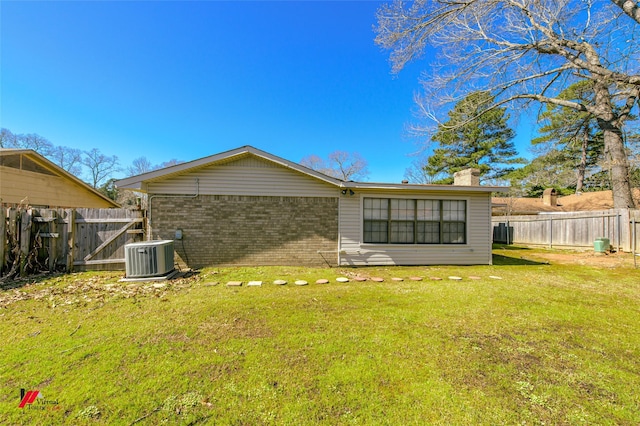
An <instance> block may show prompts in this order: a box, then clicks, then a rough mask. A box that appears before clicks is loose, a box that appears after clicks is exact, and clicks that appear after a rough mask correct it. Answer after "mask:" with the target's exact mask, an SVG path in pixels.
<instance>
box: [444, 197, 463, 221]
mask: <svg viewBox="0 0 640 426" xmlns="http://www.w3.org/2000/svg"><path fill="white" fill-rule="evenodd" d="M466 216H467V202H466V201H450V200H445V201H443V202H442V219H443V220H458V221H461V222H464V221H465V220H466Z"/></svg>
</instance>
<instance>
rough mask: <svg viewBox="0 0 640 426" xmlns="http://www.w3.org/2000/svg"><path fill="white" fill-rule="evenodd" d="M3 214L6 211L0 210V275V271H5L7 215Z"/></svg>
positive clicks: (0, 272)
mask: <svg viewBox="0 0 640 426" xmlns="http://www.w3.org/2000/svg"><path fill="white" fill-rule="evenodd" d="M5 212H8V210H5V209H2V213H0V275H1V274H2V271H3V270H4V269H5V266H6V263H7V262H6V260H5V258H4V257H5V247H6V246H7V231H6V229H5V228H6V226H7V225H6V224H7V215H6V213H5Z"/></svg>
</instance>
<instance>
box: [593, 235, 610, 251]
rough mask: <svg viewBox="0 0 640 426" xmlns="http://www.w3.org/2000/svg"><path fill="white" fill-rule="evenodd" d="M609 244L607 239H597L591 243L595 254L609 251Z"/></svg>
mask: <svg viewBox="0 0 640 426" xmlns="http://www.w3.org/2000/svg"><path fill="white" fill-rule="evenodd" d="M610 245H611V242H610V241H609V239H608V238H598V239H596V240H595V241H594V242H593V249H594V250H595V252H596V253H605V252H606V251H607V250H609V246H610Z"/></svg>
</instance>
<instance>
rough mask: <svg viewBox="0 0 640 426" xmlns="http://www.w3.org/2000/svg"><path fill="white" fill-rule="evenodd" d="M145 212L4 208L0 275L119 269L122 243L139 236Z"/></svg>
mask: <svg viewBox="0 0 640 426" xmlns="http://www.w3.org/2000/svg"><path fill="white" fill-rule="evenodd" d="M144 221H145V217H144V214H143V212H142V211H140V210H126V209H36V208H31V209H17V208H8V209H3V210H2V212H1V213H0V276H7V275H13V276H15V275H18V274H20V275H26V274H28V273H32V272H37V271H42V270H47V271H73V270H87V269H93V270H124V266H125V265H124V246H125V244H129V243H132V242H136V241H142V240H143V237H144V229H145V227H144Z"/></svg>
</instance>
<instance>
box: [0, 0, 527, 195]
mask: <svg viewBox="0 0 640 426" xmlns="http://www.w3.org/2000/svg"><path fill="white" fill-rule="evenodd" d="M379 5H380V3H379V2H370V1H316V2H313V1H279V2H271V1H260V2H258V1H254V2H246V1H240V2H222V1H192V2H164V1H139V2H130V1H112V2H109V1H103V2H90V1H87V2H75V1H71V2H58V1H50V2H49V1H47V2H38V1H27V2H22V1H2V2H0V14H1V34H0V36H1V75H0V83H1V86H0V95H1V96H0V102H1V103H0V121H1V126H2V127H5V128H8V129H9V130H11V131H12V132H13V133H37V134H39V135H41V136H44V137H46V138H47V139H49V140H50V141H51V142H53V143H54V144H56V145H64V146H69V147H73V148H80V149H83V150H89V149H91V148H98V149H100V150H101V151H102V152H103V153H104V154H108V155H117V156H118V158H119V159H120V163H121V165H122V166H123V167H127V166H129V165H130V164H131V162H132V161H133V159H135V158H138V157H141V156H145V157H147V158H148V159H149V160H150V161H151V162H152V163H154V164H158V163H161V162H164V161H168V160H170V159H173V158H175V159H178V160H182V161H190V160H194V159H197V158H201V157H205V156H208V155H212V154H216V153H219V152H222V151H226V150H229V149H233V148H237V147H240V146H243V145H253V146H255V147H257V148H259V149H262V150H265V151H268V152H270V153H272V154H275V155H278V156H281V157H284V158H286V159H288V160H291V161H296V162H298V161H300V160H301V159H302V158H303V157H305V156H307V155H310V154H315V155H319V156H321V157H325V158H326V156H327V154H329V153H330V152H332V151H335V150H342V151H348V152H358V153H360V154H361V156H362V157H364V158H365V159H366V160H367V161H368V162H369V171H370V175H369V179H368V180H369V181H372V182H400V181H401V180H402V179H403V176H404V172H405V169H406V168H407V167H409V166H410V164H411V162H412V161H413V159H414V158H413V157H411V156H410V154H411V153H414V152H415V151H416V150H417V149H418V145H417V143H418V141H417V140H415V139H410V138H408V137H407V136H406V134H405V133H406V132H405V126H406V125H407V123H409V122H411V121H414V118H413V116H412V113H411V110H412V109H413V107H414V104H413V94H414V92H415V91H417V90H418V89H419V84H418V77H419V74H420V71H421V70H422V69H425V68H426V64H425V63H421V62H416V63H414V64H410V65H409V66H408V67H407V68H405V70H403V71H402V72H401V73H400V74H399V75H397V76H394V75H392V74H391V73H390V65H389V63H388V53H387V52H384V51H382V50H381V49H380V48H379V47H378V46H376V45H375V44H374V41H373V40H374V37H375V34H374V31H373V26H374V25H375V11H376V10H377V8H378V6H379ZM518 133H519V135H518V139H517V140H516V143H517V144H518V147H519V149H520V151H521V153H522V154H523V155H526V149H527V146H528V145H527V144H528V141H529V140H530V137H531V134H530V133H531V131H530V130H528V125H527V123H521V125H520V126H519V128H518ZM122 176H124V175H123V174H120V175H119V176H116V177H122Z"/></svg>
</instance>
